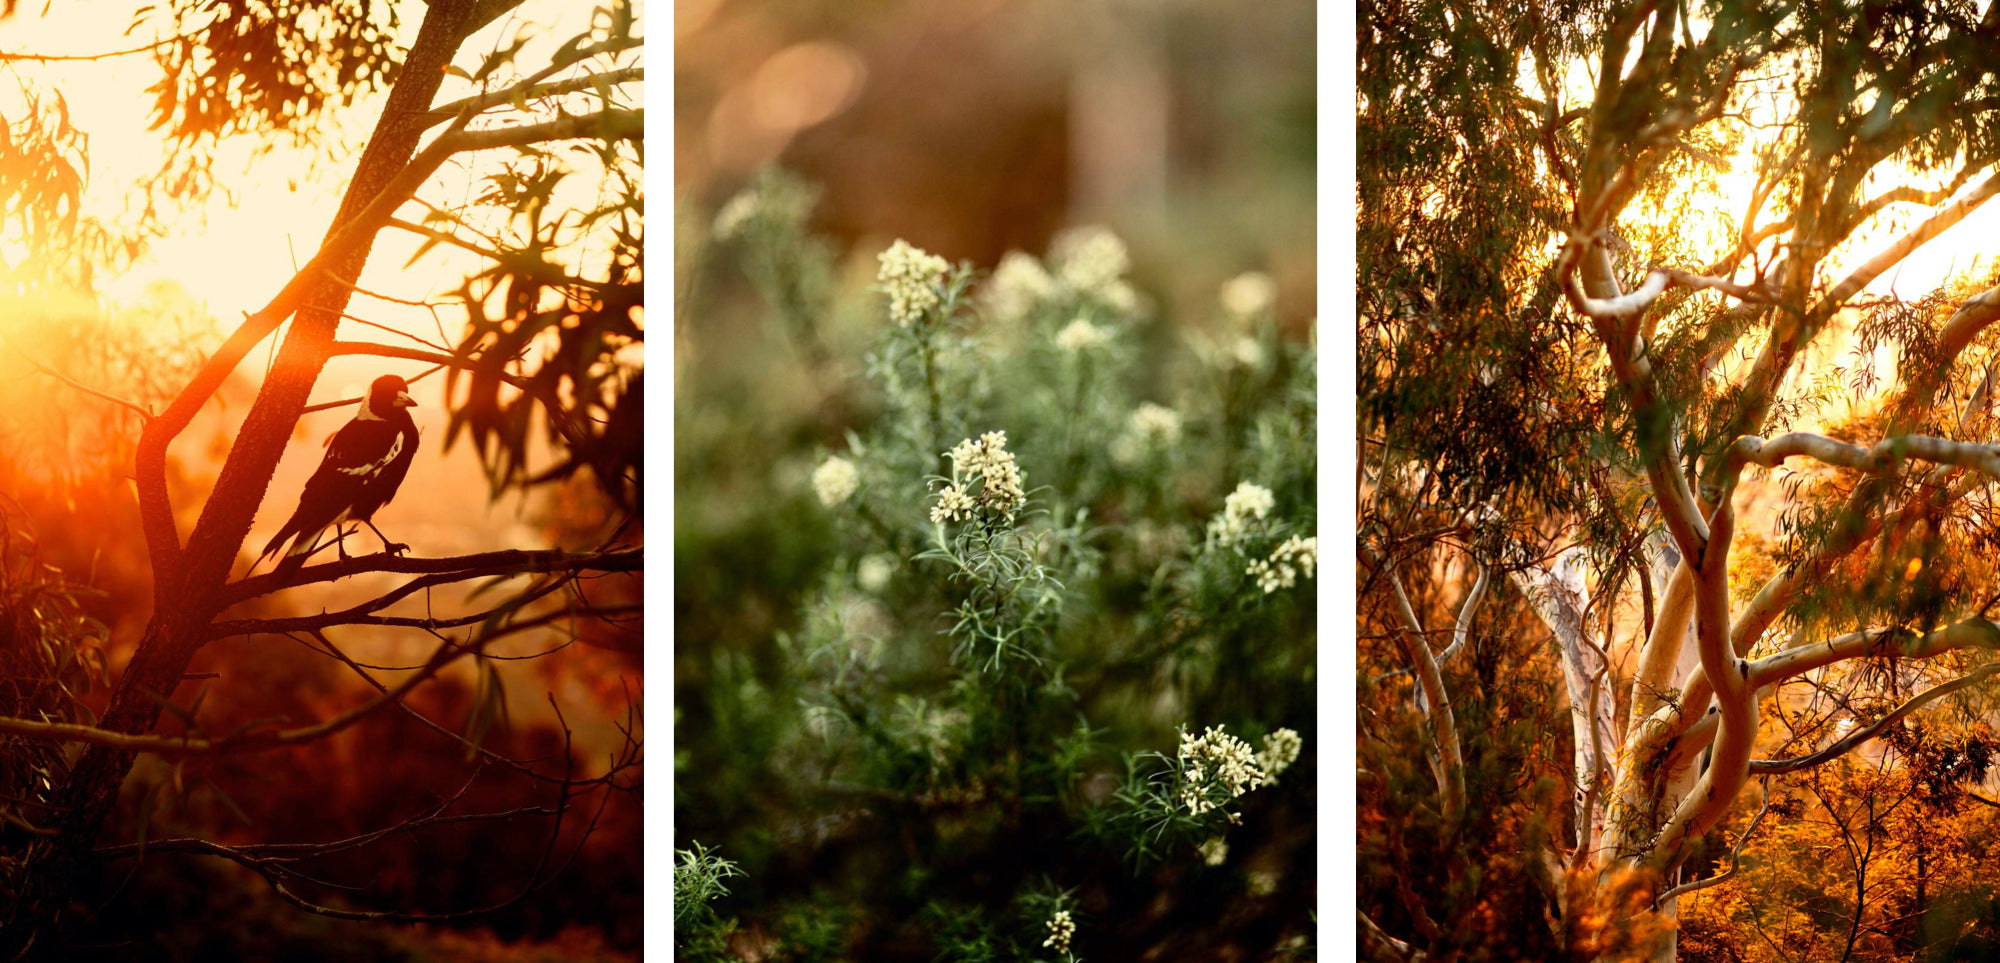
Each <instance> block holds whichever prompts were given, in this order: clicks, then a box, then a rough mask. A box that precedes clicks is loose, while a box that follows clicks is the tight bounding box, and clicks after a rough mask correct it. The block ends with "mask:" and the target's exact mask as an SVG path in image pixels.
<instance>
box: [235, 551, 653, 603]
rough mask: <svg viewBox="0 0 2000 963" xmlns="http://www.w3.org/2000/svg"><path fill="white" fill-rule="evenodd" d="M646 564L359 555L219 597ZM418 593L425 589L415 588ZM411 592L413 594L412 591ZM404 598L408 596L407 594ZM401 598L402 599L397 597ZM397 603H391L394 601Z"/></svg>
mask: <svg viewBox="0 0 2000 963" xmlns="http://www.w3.org/2000/svg"><path fill="white" fill-rule="evenodd" d="M644 561H645V555H644V550H642V549H638V548H621V549H615V550H612V551H605V552H584V553H576V552H564V551H561V550H557V549H547V550H540V551H526V550H521V549H507V550H505V551H499V552H481V553H479V554H476V555H454V556H449V557H445V558H412V557H409V556H405V555H390V554H389V553H387V552H377V553H375V554H373V555H356V556H354V557H352V558H346V559H341V560H339V561H334V562H323V563H321V564H318V565H307V566H305V567H304V568H301V569H298V570H297V571H293V572H290V573H283V574H281V573H277V572H268V573H265V574H263V575H258V576H254V577H251V578H245V579H240V580H238V581H235V582H231V583H229V584H228V585H226V586H224V587H223V589H222V593H221V597H222V602H223V606H224V607H225V608H226V607H228V606H231V605H236V604H238V603H241V602H246V601H248V600H250V599H253V598H257V597H259V596H263V595H269V594H271V593H272V592H279V591H283V590H285V589H290V588H298V587H299V586H302V585H312V584H315V583H318V582H332V581H336V580H338V579H343V578H347V577H348V576H350V575H365V574H369V573H373V572H386V573H398V574H423V575H446V576H450V577H449V578H444V579H441V580H438V581H433V582H429V583H426V584H431V585H436V584H443V583H444V582H455V581H464V580H466V579H472V578H479V577H481V576H491V575H515V574H528V573H533V572H565V571H581V570H591V571H600V572H636V571H639V570H640V568H641V567H642V566H643V564H644ZM412 585H413V586H414V588H423V587H424V585H421V584H415V583H412ZM412 590H413V589H412ZM403 594H408V592H407V591H406V592H404V593H403ZM398 597H399V598H400V597H401V596H400V595H399V596H398ZM391 601H393V599H392V600H391Z"/></svg>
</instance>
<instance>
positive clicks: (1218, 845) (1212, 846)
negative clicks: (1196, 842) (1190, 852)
mask: <svg viewBox="0 0 2000 963" xmlns="http://www.w3.org/2000/svg"><path fill="white" fill-rule="evenodd" d="M1195 851H1196V852H1199V853H1201V861H1202V862H1204V863H1207V864H1208V865H1210V866H1220V865H1222V861H1223V860H1225V859H1228V858H1229V841H1228V840H1226V839H1223V838H1222V837H1220V836H1216V837H1214V838H1213V839H1210V840H1209V841H1208V842H1205V843H1202V844H1201V845H1200V846H1198V847H1196V848H1195Z"/></svg>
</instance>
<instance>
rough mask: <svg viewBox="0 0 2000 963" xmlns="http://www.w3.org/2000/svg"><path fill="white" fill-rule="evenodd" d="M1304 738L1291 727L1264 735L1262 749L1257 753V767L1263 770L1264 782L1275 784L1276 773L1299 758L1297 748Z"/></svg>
mask: <svg viewBox="0 0 2000 963" xmlns="http://www.w3.org/2000/svg"><path fill="white" fill-rule="evenodd" d="M1303 745H1305V740H1303V739H1300V738H1299V734H1298V733H1297V732H1296V731H1294V730H1291V729H1279V730H1277V731H1275V732H1272V733H1269V734H1267V735H1265V736H1264V751H1262V752H1259V753H1258V754H1257V768H1259V769H1262V770H1264V782H1265V784H1267V785H1277V782H1278V774H1279V773H1281V772H1284V771H1285V770H1287V769H1290V768H1291V767H1292V763H1294V762H1297V761H1298V760H1299V748H1300V747H1301V746H1303Z"/></svg>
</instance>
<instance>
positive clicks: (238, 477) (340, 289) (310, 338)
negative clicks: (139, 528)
mask: <svg viewBox="0 0 2000 963" xmlns="http://www.w3.org/2000/svg"><path fill="white" fill-rule="evenodd" d="M473 7H474V3H473V0H456V2H452V0H431V3H430V5H429V6H428V7H427V9H426V10H425V13H424V20H423V24H422V26H421V28H420V29H419V31H418V34H417V38H416V40H415V42H414V43H413V44H412V45H411V47H410V52H409V56H408V57H407V58H405V60H404V62H403V65H402V69H401V71H400V73H399V74H398V76H397V79H396V83H395V86H394V87H393V88H392V89H391V90H390V92H389V96H388V99H387V102H386V104H385V106H384V109H383V112H382V116H381V118H380V119H379V120H378V121H377V122H376V125H375V130H374V132H373V133H372V134H371V135H370V137H369V141H368V145H367V147H366V148H364V149H363V151H362V154H361V159H360V162H359V163H358V165H357V167H356V169H355V173H354V177H353V179H352V180H351V181H350V182H349V184H348V189H347V192H346V194H345V195H344V196H343V198H342V200H341V204H340V210H339V212H338V213H337V214H336V215H335V217H334V220H333V224H332V225H331V227H329V229H328V232H327V233H328V235H329V236H331V235H332V234H333V233H334V232H335V231H338V230H339V229H340V228H341V227H342V226H344V225H345V224H346V223H347V222H348V221H349V220H351V219H352V218H353V217H354V216H355V215H356V214H358V213H359V212H360V211H361V210H362V209H363V208H364V207H366V206H367V204H368V202H369V201H371V200H373V199H374V198H375V196H376V195H377V194H378V193H380V191H381V190H382V188H383V187H384V186H385V185H386V184H388V183H389V181H390V180H391V179H392V178H394V177H395V176H396V174H397V173H399V172H400V171H402V169H403V168H404V166H405V165H406V164H407V163H408V162H409V160H410V157H411V155H412V154H413V153H414V152H415V149H416V145H417V142H418V139H419V138H420V136H421V135H422V133H423V131H424V129H425V127H426V126H427V125H426V123H425V119H424V117H423V114H424V112H425V111H426V110H427V109H429V107H430V106H431V103H432V101H433V100H434V99H435V98H436V96H437V90H438V87H439V85H440V84H441V83H442V81H443V79H444V69H445V67H447V66H448V65H449V64H450V63H451V60H452V57H453V56H454V55H455V54H456V53H457V50H458V46H459V44H460V43H461V42H462V41H463V40H464V38H465V35H466V33H467V32H469V28H470V27H473V26H476V25H477V23H478V22H480V21H478V20H475V19H474V17H473ZM372 245H373V239H372V238H370V239H368V240H366V241H364V242H363V243H362V244H361V245H360V246H359V247H358V248H357V249H356V250H355V251H354V253H352V254H351V255H349V256H348V257H346V258H345V259H343V260H342V261H341V262H340V263H339V264H338V265H336V266H335V267H334V268H333V272H332V273H333V274H334V275H336V276H337V277H340V278H349V279H353V278H359V277H360V276H361V269H362V267H363V266H364V265H365V264H366V262H367V259H368V253H369V249H370V247H372ZM351 294H352V292H351V291H350V289H349V288H348V287H347V286H346V285H345V284H343V283H341V282H340V281H338V280H333V279H328V278H325V277H322V278H318V279H312V283H311V286H310V287H309V289H308V291H307V293H306V295H305V298H304V300H303V301H302V302H301V303H302V304H303V305H304V306H303V307H302V308H301V309H300V310H299V311H298V314H297V317H296V320H295V322H294V324H293V325H292V328H291V331H290V333H289V334H288V335H287V337H286V338H285V341H284V343H283V345H282V347H281V348H280V349H279V351H278V356H277V359H276V361H275V363H274V364H273V366H272V369H271V373H270V376H269V377H268V378H266V379H265V381H264V383H263V385H262V387H261V388H260V389H259V391H258V394H257V400H256V402H255V404H254V405H253V406H252V407H251V409H250V413H249V415H248V416H247V417H246V418H245V420H244V423H243V428H242V430H241V432H240V433H239V434H238V436H237V442H236V444H235V445H234V446H232V447H231V449H230V452H229V458H228V460H227V461H226V462H225V463H224V464H223V468H222V473H221V476H220V477H219V478H218V480H217V482H216V486H215V490H214V492H213V493H212V494H211V495H210V497H209V498H208V499H207V501H206V502H205V503H204V505H203V508H202V512H201V517H200V520H199V521H198V522H197V523H196V524H195V529H194V532H193V533H192V534H191V535H190V536H189V538H188V544H187V548H186V550H185V551H184V552H181V553H179V554H178V556H177V564H176V565H175V567H174V568H173V569H171V570H169V571H155V572H154V593H153V595H154V614H153V619H152V621H151V622H150V623H149V624H148V626H147V629H146V634H145V636H144V637H143V638H141V640H140V642H139V646H138V648H137V650H135V651H134V653H133V656H132V661H131V663H130V664H129V665H127V667H126V669H125V672H124V674H123V675H122V676H121V677H120V678H119V681H118V687H117V688H116V690H114V692H113V693H112V697H111V704H110V707H109V709H108V711H107V712H106V713H105V715H104V718H103V720H102V721H101V722H100V723H99V724H100V726H101V727H103V728H105V729H109V730H112V731H114V732H125V733H135V734H136V733H144V732H150V731H151V730H152V728H153V726H154V724H155V723H157V722H158V721H159V716H160V709H161V700H164V699H168V698H171V697H172V695H173V692H174V690H175V689H176V688H177V687H178V686H179V684H180V682H181V679H182V677H183V675H185V673H186V672H187V666H188V662H189V660H191V659H192V658H193V657H194V654H195V651H196V650H197V649H199V648H200V646H201V643H202V641H203V640H204V638H205V636H206V632H205V631H204V630H205V628H206V626H207V625H208V623H209V621H210V620H211V619H212V618H214V616H215V614H216V612H217V611H218V610H219V608H220V597H221V594H220V590H221V588H222V586H223V584H224V582H225V581H226V580H227V579H228V577H229V572H230V570H231V568H233V567H234V565H235V563H236V557H237V553H238V552H239V550H240V549H241V547H242V544H243V539H244V537H245V536H247V535H248V534H249V531H250V523H251V521H252V519H253V518H254V517H255V516H256V512H257V507H258V505H259V504H260V503H262V501H263V499H264V494H265V490H266V489H267V488H268V487H269V485H270V481H271V474H272V472H273V471H274V470H275V469H276V468H277V464H278V459H279V457H280V456H281V455H283V454H284V450H285V444H286V442H287V441H289V440H290V438H291V433H292V428H293V426H295V425H296V424H297V422H298V419H299V415H300V412H301V410H302V409H303V408H304V407H305V403H306V399H307V397H308V395H309V394H310V393H311V391H312V387H313V383H314V381H315V380H316V379H317V378H318V376H319V371H320V368H321V367H322V366H323V365H324V364H325V362H326V358H327V352H328V345H330V344H331V343H332V341H333V338H334V329H335V327H336V326H337V325H338V324H339V322H340V317H341V313H342V311H343V310H344V309H345V308H346V306H347V301H348V298H349V297H350V296H351ZM132 760H133V753H131V752H129V751H124V750H118V749H110V748H103V747H92V748H90V749H88V750H87V751H85V752H84V754H83V756H82V758H81V759H80V760H79V761H78V763H77V766H76V768H75V769H74V770H73V772H72V773H71V776H70V779H69V782H68V784H67V785H66V786H65V787H64V788H63V792H62V798H61V804H62V805H63V806H64V807H66V811H65V812H64V816H63V819H62V821H61V822H60V823H59V825H58V827H57V828H58V834H57V835H56V836H55V837H53V838H51V839H49V840H47V841H45V842H43V843H42V844H40V845H39V846H37V847H36V848H35V849H33V850H31V852H30V854H29V857H28V861H27V864H26V866H25V868H24V869H23V879H22V886H21V892H22V899H21V901H20V903H19V905H17V906H16V907H14V909H13V911H12V912H11V913H10V914H9V916H8V917H7V919H6V920H4V927H0V954H4V955H5V956H6V957H8V958H14V957H16V956H17V955H19V954H22V953H24V952H25V951H26V950H28V949H29V948H30V947H36V946H38V947H39V948H41V949H47V948H49V947H50V946H51V945H52V940H51V936H52V935H53V934H52V933H50V932H48V931H49V930H50V929H51V927H50V924H51V923H53V922H55V921H57V920H58V919H59V917H60V915H61V913H62V911H63V909H64V907H66V906H67V905H68V902H69V897H70V891H71V888H72V886H73V885H74V884H75V882H76V880H77V876H78V874H79V872H80V871H81V870H82V869H83V867H84V865H85V863H86V862H87V861H88V859H89V856H90V850H91V848H92V847H93V846H94V845H95V844H96V841H97V835H98V832H99V830H100V829H101V828H102V827H103V824H104V820H105V817H106V816H107V815H109V814H110V812H111V809H112V807H113V806H114V805H115V804H116V802H117V799H118V790H119V788H120V786H122V785H123V784H124V781H125V776H126V775H127V774H128V773H129V772H130V771H131V768H132Z"/></svg>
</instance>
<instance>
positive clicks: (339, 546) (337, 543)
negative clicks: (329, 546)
mask: <svg viewBox="0 0 2000 963" xmlns="http://www.w3.org/2000/svg"><path fill="white" fill-rule="evenodd" d="M347 534H348V533H347V526H345V525H335V526H333V549H334V551H337V552H339V553H340V560H341V561H343V562H345V561H347Z"/></svg>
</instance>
